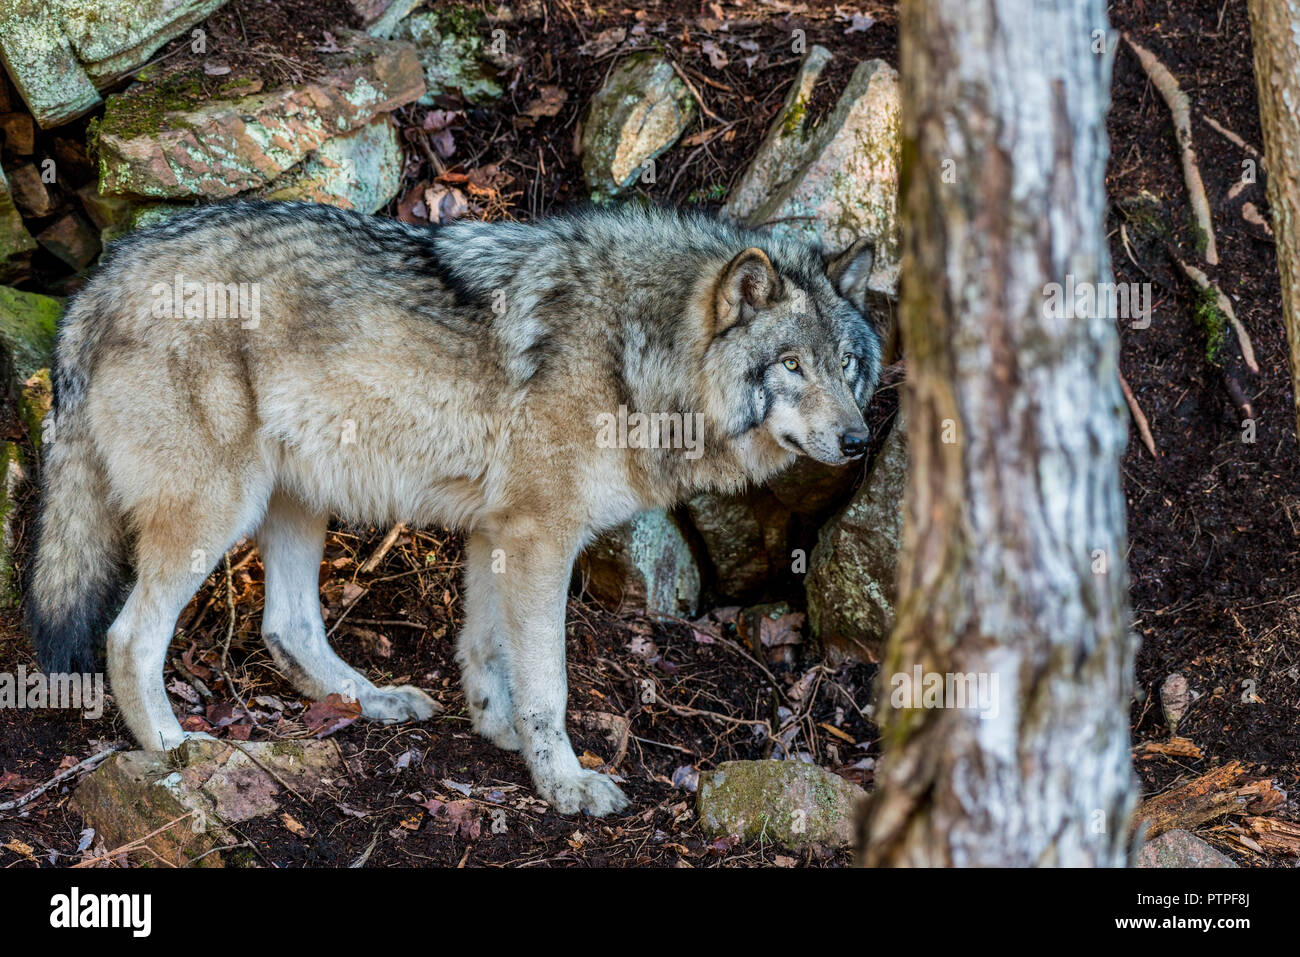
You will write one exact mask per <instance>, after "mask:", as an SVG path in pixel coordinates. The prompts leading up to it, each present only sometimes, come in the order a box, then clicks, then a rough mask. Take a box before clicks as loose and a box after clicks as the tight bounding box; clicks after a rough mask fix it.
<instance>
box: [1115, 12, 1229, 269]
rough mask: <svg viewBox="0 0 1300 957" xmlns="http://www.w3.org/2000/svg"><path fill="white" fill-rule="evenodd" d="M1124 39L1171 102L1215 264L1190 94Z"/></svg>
mask: <svg viewBox="0 0 1300 957" xmlns="http://www.w3.org/2000/svg"><path fill="white" fill-rule="evenodd" d="M1124 39H1125V40H1126V41H1127V42H1128V45H1129V47H1131V48H1132V50H1133V52H1134V53H1135V54H1137V58H1138V61H1139V62H1140V63H1141V64H1142V69H1143V70H1145V71H1146V74H1147V77H1148V78H1150V80H1151V84H1152V86H1154V87H1155V88H1156V91H1157V92H1158V93H1159V94H1160V96H1161V97H1162V98H1163V99H1164V101H1165V103H1166V104H1168V106H1169V112H1170V114H1171V115H1172V116H1173V120H1174V133H1175V135H1176V136H1177V137H1178V146H1179V149H1180V151H1181V153H1182V161H1183V179H1184V180H1185V181H1186V183H1187V193H1188V197H1189V199H1190V201H1191V204H1192V215H1194V216H1195V217H1196V226H1197V228H1198V229H1199V230H1200V232H1201V234H1202V235H1203V236H1204V239H1205V261H1206V262H1207V263H1209V264H1210V265H1212V266H1217V265H1218V264H1219V249H1218V246H1217V245H1216V244H1215V242H1214V223H1213V221H1212V220H1211V219H1210V203H1209V200H1207V199H1206V198H1205V183H1204V182H1203V181H1202V180H1201V168H1200V166H1199V165H1197V162H1196V150H1195V148H1194V147H1193V146H1192V111H1191V102H1190V101H1189V100H1188V99H1187V94H1186V93H1184V92H1183V88H1182V87H1181V86H1179V85H1178V80H1176V79H1175V78H1174V75H1173V74H1172V73H1170V72H1169V69H1168V68H1167V67H1166V66H1165V65H1164V64H1163V63H1161V62H1160V61H1159V60H1158V59H1157V58H1156V55H1155V54H1154V53H1152V52H1151V51H1150V50H1148V49H1146V48H1145V47H1143V46H1141V45H1140V44H1138V43H1135V42H1134V41H1133V38H1132V37H1130V36H1129V35H1128V34H1127V33H1126V34H1124Z"/></svg>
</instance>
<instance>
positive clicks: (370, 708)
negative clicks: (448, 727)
mask: <svg viewBox="0 0 1300 957" xmlns="http://www.w3.org/2000/svg"><path fill="white" fill-rule="evenodd" d="M444 710H445V709H444V708H443V706H442V705H440V704H439V703H438V702H437V701H434V700H433V698H431V697H429V696H428V695H427V694H425V693H424V692H423V691H421V690H420V689H419V688H417V687H415V685H387V686H385V687H382V688H377V689H375V694H373V695H367V696H366V697H365V700H363V701H362V703H361V713H362V714H364V715H365V716H366V717H367V718H370V719H371V720H372V721H382V722H383V723H384V724H395V723H397V722H399V721H425V720H427V719H429V718H432V717H433V716H434V715H435V714H442V712H443V711H444Z"/></svg>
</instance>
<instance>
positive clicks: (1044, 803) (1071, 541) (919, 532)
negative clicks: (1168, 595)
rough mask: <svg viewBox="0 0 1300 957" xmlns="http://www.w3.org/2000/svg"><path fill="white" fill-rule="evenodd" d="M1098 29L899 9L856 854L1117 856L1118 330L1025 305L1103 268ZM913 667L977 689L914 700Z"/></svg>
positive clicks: (986, 9)
mask: <svg viewBox="0 0 1300 957" xmlns="http://www.w3.org/2000/svg"><path fill="white" fill-rule="evenodd" d="M1098 30H1100V31H1103V32H1102V33H1101V34H1100V36H1098V35H1097V34H1095V33H1094V31H1098ZM1117 39H1118V36H1117V34H1114V33H1112V32H1110V30H1109V25H1108V22H1107V19H1106V4H1105V2H1104V0H985V2H983V3H979V4H970V3H967V2H965V0H904V2H903V4H902V8H901V13H900V43H901V47H902V71H901V77H902V109H903V169H902V191H903V198H902V201H903V223H904V228H905V234H906V239H905V254H904V257H905V258H904V272H903V300H902V323H903V329H902V331H903V344H904V349H905V351H906V354H907V357H908V359H907V361H908V382H907V390H906V393H905V396H904V402H905V404H906V415H907V423H908V436H909V442H910V447H911V467H910V475H909V479H908V488H907V494H906V516H905V532H904V544H903V555H902V559H901V567H900V569H899V599H898V604H897V624H896V627H895V631H894V633H893V635H892V637H891V639H890V645H889V651H888V653H887V657H886V660H885V662H884V663H883V664H882V666H881V684H882V688H881V701H880V706H879V708H878V715H879V717H880V719H881V724H882V728H883V732H884V743H883V747H884V751H885V756H884V760H883V761H882V763H881V767H880V771H879V773H878V774H877V777H876V784H877V790H876V792H875V794H874V796H873V800H872V802H871V804H870V805H869V808H868V812H867V814H866V816H865V818H864V826H865V829H866V835H867V846H866V847H865V849H864V854H863V859H864V862H865V863H867V864H869V865H884V866H897V865H921V866H971V865H979V866H988V865H1007V866H1025V865H1063V866H1090V865H1123V864H1125V862H1126V852H1127V846H1128V839H1127V833H1128V827H1127V823H1128V817H1129V815H1130V813H1131V812H1132V808H1133V805H1134V800H1135V789H1134V780H1133V775H1132V770H1131V766H1130V757H1129V725H1128V707H1129V703H1130V699H1131V694H1132V682H1133V678H1132V669H1133V651H1134V643H1133V641H1132V638H1131V635H1130V631H1129V616H1128V600H1127V574H1126V571H1125V563H1124V558H1125V548H1126V542H1125V530H1124V520H1125V519H1124V502H1123V498H1122V493H1121V489H1120V483H1119V459H1120V454H1121V452H1122V451H1123V448H1124V444H1125V439H1126V434H1125V428H1126V419H1125V418H1124V415H1123V408H1124V403H1123V398H1122V395H1121V392H1120V387H1119V384H1118V375H1117V366H1116V352H1117V337H1116V332H1115V324H1114V317H1113V316H1112V315H1111V314H1110V313H1109V312H1108V311H1107V310H1106V309H1105V308H1099V309H1096V310H1093V311H1091V312H1090V313H1089V314H1087V315H1085V316H1083V317H1080V318H1051V317H1049V314H1048V312H1047V311H1046V310H1045V302H1046V301H1047V295H1048V293H1049V291H1050V287H1049V284H1050V283H1061V284H1066V283H1067V282H1068V279H1067V277H1073V280H1074V281H1075V283H1076V284H1084V283H1107V282H1110V281H1111V271H1110V259H1109V255H1108V253H1107V248H1106V238H1105V229H1104V217H1105V208H1106V196H1105V188H1104V183H1103V179H1104V174H1105V168H1106V157H1107V151H1108V146H1107V140H1106V129H1105V116H1106V110H1107V107H1108V106H1109V88H1110V70H1111V62H1112V59H1113V55H1114V47H1115V43H1116V42H1117ZM1068 288H1069V287H1067V293H1068ZM917 668H919V669H920V671H921V672H922V674H923V675H924V676H927V677H928V675H930V674H937V675H939V676H942V677H943V678H946V677H947V676H949V675H975V676H977V677H978V676H980V675H983V676H985V678H986V679H987V681H988V685H987V686H986V687H987V688H990V689H994V690H995V691H996V693H995V694H993V695H992V696H991V699H990V701H989V702H987V703H988V704H989V705H990V707H987V708H984V709H980V708H971V707H960V704H961V700H960V695H959V694H956V693H955V692H956V691H957V689H956V688H955V687H949V688H948V689H947V693H946V694H944V695H942V696H941V698H940V700H939V703H940V704H942V705H944V706H942V707H925V706H924V705H925V704H927V703H929V704H934V702H926V701H925V700H921V701H918V700H915V699H909V698H908V697H907V695H906V694H904V692H906V691H907V690H908V689H909V682H910V681H911V679H912V677H913V675H914V674H915V673H916V672H915V669H917ZM930 680H933V679H930ZM995 681H996V685H994V684H993V682H995ZM918 697H919V695H918ZM967 703H968V704H969V702H967ZM918 704H921V705H923V706H920V707H917V706H916V705H918Z"/></svg>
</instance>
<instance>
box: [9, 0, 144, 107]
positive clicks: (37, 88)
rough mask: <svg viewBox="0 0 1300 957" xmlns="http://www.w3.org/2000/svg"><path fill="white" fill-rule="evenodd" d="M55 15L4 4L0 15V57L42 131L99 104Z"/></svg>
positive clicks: (31, 0) (52, 9)
mask: <svg viewBox="0 0 1300 957" xmlns="http://www.w3.org/2000/svg"><path fill="white" fill-rule="evenodd" d="M59 13H60V10H59V7H56V5H55V4H53V3H50V2H49V0H8V2H6V3H5V5H4V12H3V14H0V58H3V60H4V64H5V67H6V68H7V69H8V72H9V76H11V77H12V78H13V81H14V86H16V87H18V92H19V93H20V94H22V98H23V100H24V101H26V103H27V108H28V109H29V110H31V112H32V115H33V116H34V117H35V118H36V122H37V123H39V124H40V125H41V126H42V127H43V128H45V129H50V128H51V127H55V126H59V125H60V124H63V123H66V122H68V121H69V120H73V119H76V118H77V117H78V116H81V115H82V114H83V113H86V112H89V111H90V110H92V109H94V108H95V106H97V105H98V104H99V91H98V90H96V89H95V84H94V83H93V82H91V79H90V77H89V76H87V74H86V71H85V70H84V69H83V68H82V65H81V63H80V62H79V61H78V59H77V55H76V53H75V52H74V51H73V49H72V44H71V42H70V41H69V40H68V36H67V34H66V33H65V32H64V30H63V26H62V24H61V23H60V22H59ZM142 62H143V61H142Z"/></svg>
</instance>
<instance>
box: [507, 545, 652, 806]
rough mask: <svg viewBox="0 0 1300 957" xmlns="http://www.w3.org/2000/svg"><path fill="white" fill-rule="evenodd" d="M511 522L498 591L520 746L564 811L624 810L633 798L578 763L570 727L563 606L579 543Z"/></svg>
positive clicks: (540, 785)
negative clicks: (573, 546)
mask: <svg viewBox="0 0 1300 957" xmlns="http://www.w3.org/2000/svg"><path fill="white" fill-rule="evenodd" d="M512 525H513V527H512V528H511V529H510V530H509V534H507V535H504V536H501V537H499V538H498V539H497V544H498V545H499V546H500V547H501V548H502V549H503V550H504V559H505V563H506V565H505V570H504V572H503V576H502V577H503V581H502V582H501V585H502V587H501V588H500V589H499V595H500V599H501V602H502V606H503V611H504V619H505V626H506V631H507V633H508V635H509V646H510V679H511V698H512V701H513V703H514V707H515V730H516V731H517V732H518V735H519V740H520V742H521V744H522V747H521V749H520V750H521V753H522V755H523V757H524V760H525V761H527V762H528V768H529V770H530V771H531V772H532V775H533V784H534V785H535V786H536V788H537V790H538V792H539V793H540V794H541V796H542V797H544V798H545V799H546V800H547V801H549V802H550V803H551V804H552V805H553V806H554V807H555V809H556V810H557V811H559V812H560V813H561V814H576V813H577V812H578V811H586V812H588V813H589V814H593V815H595V816H597V817H599V816H601V815H604V814H609V813H611V812H614V811H619V810H622V809H623V808H625V807H627V803H628V802H627V798H626V797H625V796H624V794H623V792H622V791H621V790H619V788H618V785H617V784H615V783H614V782H613V781H612V780H610V778H609V777H608V776H607V775H604V774H601V773H599V772H597V771H588V770H587V769H585V768H583V767H582V765H580V764H579V763H578V757H577V755H575V754H574V753H573V745H572V744H570V742H569V735H568V733H567V732H566V731H565V728H564V718H565V706H566V704H567V703H568V696H569V689H568V681H567V679H566V675H565V666H564V609H565V599H566V596H567V594H568V587H569V576H570V574H571V572H572V568H573V558H574V551H573V549H570V548H568V547H567V544H565V543H562V542H557V541H556V536H555V534H554V532H553V531H549V530H547V529H543V528H541V527H540V526H539V525H538V524H536V523H512Z"/></svg>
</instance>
